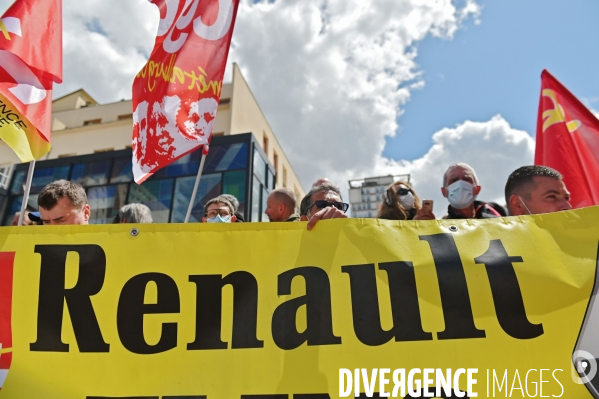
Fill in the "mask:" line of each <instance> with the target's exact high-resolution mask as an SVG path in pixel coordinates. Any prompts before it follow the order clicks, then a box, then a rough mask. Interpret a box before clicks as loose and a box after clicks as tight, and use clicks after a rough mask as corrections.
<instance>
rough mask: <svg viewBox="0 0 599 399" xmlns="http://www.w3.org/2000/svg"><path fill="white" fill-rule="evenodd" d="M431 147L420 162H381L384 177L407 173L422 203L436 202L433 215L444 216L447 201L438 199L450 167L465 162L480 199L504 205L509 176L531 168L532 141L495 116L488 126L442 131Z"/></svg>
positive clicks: (470, 125)
mask: <svg viewBox="0 0 599 399" xmlns="http://www.w3.org/2000/svg"><path fill="white" fill-rule="evenodd" d="M433 142H434V144H433V146H432V147H431V149H430V150H429V151H428V152H427V153H426V154H425V155H424V156H423V157H422V158H419V159H416V160H414V161H411V162H407V161H400V162H396V161H393V160H388V159H381V161H380V166H379V170H381V171H383V172H384V173H383V174H390V173H391V174H398V173H410V174H411V177H412V183H413V185H414V188H415V190H416V192H417V193H418V194H419V196H420V197H421V199H432V200H434V201H435V208H434V210H435V214H436V216H437V217H441V216H443V215H444V214H445V213H446V211H447V204H448V203H447V200H446V199H445V198H443V196H442V195H441V186H442V182H443V173H444V172H445V170H446V169H447V166H449V165H450V164H451V163H454V162H465V163H467V164H469V165H470V166H472V168H473V169H474V170H475V171H476V174H477V176H478V179H479V183H480V185H481V186H482V190H481V193H480V195H479V199H481V200H483V201H496V202H499V203H500V204H503V203H505V200H504V199H503V189H504V186H505V182H506V181H507V178H508V176H509V174H510V173H511V172H512V171H514V170H515V169H516V168H518V167H520V166H523V165H531V164H532V163H533V157H534V140H533V139H532V138H531V137H530V136H529V135H528V133H526V132H525V131H523V130H516V129H513V128H511V127H510V125H509V123H508V122H507V121H506V120H505V119H503V117H501V115H496V116H494V117H493V118H491V120H489V121H487V122H472V121H466V122H464V123H462V124H460V125H458V126H456V127H455V128H444V129H442V130H440V131H438V132H436V133H435V134H434V135H433Z"/></svg>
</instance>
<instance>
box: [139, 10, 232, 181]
mask: <svg viewBox="0 0 599 399" xmlns="http://www.w3.org/2000/svg"><path fill="white" fill-rule="evenodd" d="M151 2H152V3H154V4H155V5H156V6H158V8H159V10H160V23H159V26H158V33H157V37H156V43H155V45H154V49H153V51H152V54H151V55H150V59H149V60H148V62H147V63H146V65H145V66H144V67H143V68H142V70H141V71H140V72H139V73H138V74H137V76H136V78H135V80H134V82H133V138H132V141H133V142H132V149H133V175H134V179H135V181H136V182H137V183H142V182H143V181H145V180H146V179H147V178H148V177H150V176H151V175H152V174H153V173H154V172H155V171H157V170H158V169H160V168H162V167H164V166H166V165H168V164H170V163H172V162H174V161H176V160H177V159H179V158H181V157H182V156H184V155H186V154H188V153H190V152H192V151H193V150H195V149H197V148H199V147H202V146H203V147H204V153H206V151H207V147H208V144H210V139H211V137H212V126H213V124H214V119H215V118H216V111H217V108H218V103H219V101H220V95H221V89H222V80H223V75H224V72H225V66H226V62H227V55H228V52H229V45H230V43H231V36H232V34H233V26H234V23H235V16H236V14H237V7H238V5H239V0H152V1H151Z"/></svg>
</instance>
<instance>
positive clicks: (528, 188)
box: [505, 165, 572, 216]
mask: <svg viewBox="0 0 599 399" xmlns="http://www.w3.org/2000/svg"><path fill="white" fill-rule="evenodd" d="M505 201H506V204H507V207H508V209H509V211H510V215H512V216H517V215H529V214H532V215H535V214H538V213H551V212H558V211H566V210H568V209H572V205H570V202H569V201H570V192H569V191H568V189H567V188H566V185H565V184H564V182H563V181H562V175H561V173H559V172H558V171H557V170H555V169H551V168H549V167H547V166H539V165H531V166H522V167H521V168H518V169H516V170H515V171H513V172H512V174H511V175H510V177H508V179H507V183H506V184H505Z"/></svg>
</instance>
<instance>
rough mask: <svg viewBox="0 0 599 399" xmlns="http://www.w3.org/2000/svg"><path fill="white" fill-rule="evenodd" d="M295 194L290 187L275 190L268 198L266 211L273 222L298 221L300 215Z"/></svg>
mask: <svg viewBox="0 0 599 399" xmlns="http://www.w3.org/2000/svg"><path fill="white" fill-rule="evenodd" d="M295 204H296V199H295V194H294V193H293V191H291V190H290V189H288V188H278V189H276V190H273V192H272V193H270V195H269V196H268V198H267V199H266V210H265V211H264V213H265V214H266V216H268V220H269V221H271V222H298V221H299V220H300V216H299V215H298V214H297V213H295Z"/></svg>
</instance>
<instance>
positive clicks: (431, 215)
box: [412, 209, 436, 220]
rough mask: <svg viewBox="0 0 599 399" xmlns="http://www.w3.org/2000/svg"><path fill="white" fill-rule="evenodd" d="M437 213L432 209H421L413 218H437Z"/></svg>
mask: <svg viewBox="0 0 599 399" xmlns="http://www.w3.org/2000/svg"><path fill="white" fill-rule="evenodd" d="M435 219H436V218H435V214H434V213H433V212H432V211H427V210H424V209H419V210H418V212H416V215H415V216H414V219H412V220H435Z"/></svg>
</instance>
